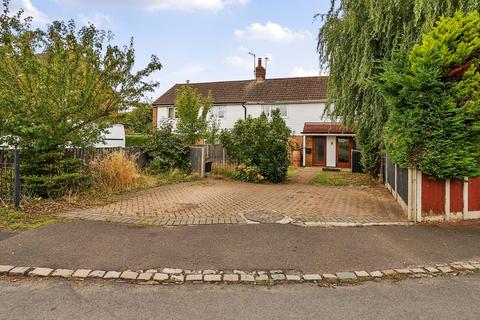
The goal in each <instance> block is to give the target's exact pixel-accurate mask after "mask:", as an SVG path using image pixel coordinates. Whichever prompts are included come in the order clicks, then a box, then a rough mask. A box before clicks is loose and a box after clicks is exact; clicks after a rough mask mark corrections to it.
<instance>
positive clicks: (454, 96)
mask: <svg viewBox="0 0 480 320" xmlns="http://www.w3.org/2000/svg"><path fill="white" fill-rule="evenodd" d="M393 61H394V62H392V63H389V64H388V65H386V70H385V72H384V74H383V76H382V79H383V81H384V83H383V85H382V86H381V89H382V91H383V92H384V93H385V97H386V98H387V101H388V104H389V107H390V117H389V121H388V123H387V126H386V130H385V146H386V150H387V154H388V156H389V157H390V158H391V159H392V160H393V161H394V162H396V163H398V164H399V165H400V166H402V167H408V168H418V169H420V170H421V171H422V172H424V173H425V174H427V175H430V176H432V177H434V178H438V179H445V178H452V179H462V178H463V177H468V176H469V177H476V176H480V15H479V13H478V12H474V13H472V14H470V15H464V14H463V13H461V12H458V13H456V14H455V16H454V17H451V18H442V19H441V20H440V21H439V22H438V24H437V26H436V27H435V28H434V30H433V31H432V32H430V33H428V34H426V35H424V37H423V41H422V43H421V44H419V45H416V46H415V47H414V48H413V49H412V51H411V52H410V53H408V54H407V53H401V52H400V53H398V54H397V56H396V58H395V59H393Z"/></svg>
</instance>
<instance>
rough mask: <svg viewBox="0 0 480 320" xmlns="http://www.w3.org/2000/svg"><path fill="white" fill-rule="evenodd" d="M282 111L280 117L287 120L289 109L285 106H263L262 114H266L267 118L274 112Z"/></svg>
mask: <svg viewBox="0 0 480 320" xmlns="http://www.w3.org/2000/svg"><path fill="white" fill-rule="evenodd" d="M276 109H278V110H280V115H281V116H282V118H287V117H288V108H287V106H285V105H280V106H262V112H264V113H265V115H266V116H267V117H269V118H270V117H271V116H272V112H273V110H276Z"/></svg>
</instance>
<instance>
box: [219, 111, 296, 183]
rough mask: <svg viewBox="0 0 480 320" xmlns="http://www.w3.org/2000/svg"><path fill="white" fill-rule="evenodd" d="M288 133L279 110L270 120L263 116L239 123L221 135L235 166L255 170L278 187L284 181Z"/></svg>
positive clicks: (286, 170)
mask: <svg viewBox="0 0 480 320" xmlns="http://www.w3.org/2000/svg"><path fill="white" fill-rule="evenodd" d="M289 137H290V129H289V128H288V127H287V126H286V124H285V121H284V120H283V119H282V117H281V115H280V111H279V110H275V111H274V112H272V119H271V120H268V118H267V117H266V116H265V114H262V115H261V116H260V117H259V118H251V117H249V118H247V119H245V120H239V121H238V122H237V123H236V124H235V126H234V128H233V130H231V131H223V132H222V134H221V137H220V138H221V141H222V144H223V145H224V147H225V149H226V150H227V154H228V155H229V157H230V158H231V159H233V160H236V161H237V162H238V163H246V164H248V166H256V167H258V170H259V173H260V175H261V176H263V177H264V178H265V179H266V180H268V181H270V182H273V183H281V182H285V181H286V180H287V175H288V166H289V164H290V160H289V158H288V151H289V141H288V139H289Z"/></svg>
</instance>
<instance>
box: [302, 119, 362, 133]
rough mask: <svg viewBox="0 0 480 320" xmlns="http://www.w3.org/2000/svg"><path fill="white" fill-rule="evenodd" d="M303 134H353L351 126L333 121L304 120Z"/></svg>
mask: <svg viewBox="0 0 480 320" xmlns="http://www.w3.org/2000/svg"><path fill="white" fill-rule="evenodd" d="M302 133H303V134H322V133H323V134H335V133H337V134H354V133H355V132H354V131H353V129H351V128H347V127H344V126H343V125H341V124H340V123H335V122H306V123H305V125H304V127H303V132H302Z"/></svg>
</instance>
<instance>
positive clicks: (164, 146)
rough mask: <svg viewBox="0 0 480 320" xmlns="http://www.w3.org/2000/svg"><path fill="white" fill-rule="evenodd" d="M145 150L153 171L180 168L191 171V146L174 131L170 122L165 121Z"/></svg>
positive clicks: (149, 167) (150, 168)
mask: <svg viewBox="0 0 480 320" xmlns="http://www.w3.org/2000/svg"><path fill="white" fill-rule="evenodd" d="M145 152H146V155H147V161H148V164H147V170H148V171H149V172H151V173H164V172H168V171H172V170H175V169H179V170H181V171H183V172H190V171H191V168H190V161H189V155H190V147H189V145H188V144H187V143H186V142H185V141H184V140H183V139H182V137H181V136H179V135H177V134H175V133H174V132H173V125H172V123H170V122H165V123H163V124H162V125H161V126H160V127H159V128H158V130H157V131H156V132H155V133H154V134H153V135H152V136H151V137H150V141H149V142H148V144H147V146H146V148H145Z"/></svg>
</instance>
